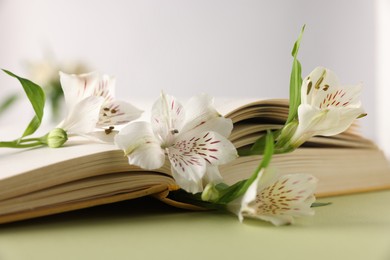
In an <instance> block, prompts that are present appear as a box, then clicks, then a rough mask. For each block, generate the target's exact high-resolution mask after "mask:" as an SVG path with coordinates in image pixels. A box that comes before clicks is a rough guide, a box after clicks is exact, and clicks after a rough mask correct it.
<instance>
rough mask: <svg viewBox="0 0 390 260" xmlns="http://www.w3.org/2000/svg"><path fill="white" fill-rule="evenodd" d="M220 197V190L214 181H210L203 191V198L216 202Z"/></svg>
mask: <svg viewBox="0 0 390 260" xmlns="http://www.w3.org/2000/svg"><path fill="white" fill-rule="evenodd" d="M218 199H219V191H218V189H217V188H215V186H214V184H213V183H209V184H207V185H206V187H205V188H204V190H203V192H202V200H203V201H210V202H215V201H217V200H218Z"/></svg>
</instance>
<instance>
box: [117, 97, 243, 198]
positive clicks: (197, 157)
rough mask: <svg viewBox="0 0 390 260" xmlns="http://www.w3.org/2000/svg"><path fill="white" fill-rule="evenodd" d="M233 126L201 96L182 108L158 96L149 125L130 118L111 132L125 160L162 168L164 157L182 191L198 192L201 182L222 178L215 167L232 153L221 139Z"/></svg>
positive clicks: (227, 159) (151, 167)
mask: <svg viewBox="0 0 390 260" xmlns="http://www.w3.org/2000/svg"><path fill="white" fill-rule="evenodd" d="M232 129H233V123H232V121H231V120H230V119H227V118H224V117H222V116H221V115H220V114H219V113H218V112H217V111H216V110H215V108H214V107H213V101H212V99H211V98H210V97H208V96H207V95H200V96H195V97H193V98H191V99H190V100H189V101H188V103H187V104H186V106H183V105H182V104H181V103H180V102H178V101H177V100H176V99H175V98H174V97H172V96H169V95H166V94H164V93H162V94H161V96H160V98H159V99H158V100H157V101H156V102H155V103H154V105H153V108H152V117H151V123H147V122H133V123H131V124H129V125H127V126H125V127H124V128H123V129H122V130H121V131H120V132H119V133H118V135H116V136H115V143H116V144H117V146H118V147H119V148H121V149H123V150H124V152H125V154H126V155H127V157H128V159H129V163H130V164H134V165H137V166H139V167H141V168H144V169H150V170H152V169H157V168H160V167H162V166H163V164H164V162H165V156H166V155H167V157H168V159H169V161H170V163H171V169H172V175H173V177H174V179H175V181H176V182H177V183H178V184H179V186H180V187H181V188H182V189H184V190H185V191H187V192H191V193H197V192H200V191H202V190H203V185H204V183H208V182H212V183H218V182H220V181H221V180H222V178H221V175H220V174H219V171H218V168H217V167H218V165H221V164H225V163H227V162H230V161H231V160H233V159H235V158H236V157H237V151H236V149H235V147H234V146H233V144H232V143H231V142H230V141H228V140H227V137H228V136H229V135H230V133H231V131H232Z"/></svg>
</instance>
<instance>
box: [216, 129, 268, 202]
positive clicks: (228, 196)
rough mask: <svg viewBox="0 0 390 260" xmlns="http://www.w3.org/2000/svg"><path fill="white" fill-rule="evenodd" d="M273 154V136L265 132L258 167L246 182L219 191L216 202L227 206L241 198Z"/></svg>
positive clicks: (266, 165)
mask: <svg viewBox="0 0 390 260" xmlns="http://www.w3.org/2000/svg"><path fill="white" fill-rule="evenodd" d="M273 154H274V138H273V134H272V132H271V131H270V130H268V131H267V135H266V136H265V149H264V155H263V159H262V160H261V162H260V164H259V166H258V167H257V168H256V170H255V171H254V172H253V174H252V176H251V177H250V178H249V179H247V180H242V181H239V182H237V183H235V184H233V185H232V186H230V187H228V188H226V189H224V190H222V191H221V194H223V195H222V196H221V198H220V199H219V200H218V201H217V203H220V204H227V203H229V202H231V201H233V200H235V199H237V198H238V197H240V196H242V195H243V194H244V193H245V192H246V191H247V189H248V188H249V186H250V185H251V184H252V183H253V182H254V181H255V180H256V178H257V176H258V175H259V172H260V171H261V169H263V168H267V167H268V165H269V163H270V162H271V159H272V155H273Z"/></svg>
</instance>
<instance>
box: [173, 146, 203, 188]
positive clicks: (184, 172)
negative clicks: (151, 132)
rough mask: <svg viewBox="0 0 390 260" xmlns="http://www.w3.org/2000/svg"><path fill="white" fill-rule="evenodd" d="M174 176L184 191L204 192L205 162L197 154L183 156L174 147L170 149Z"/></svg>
mask: <svg viewBox="0 0 390 260" xmlns="http://www.w3.org/2000/svg"><path fill="white" fill-rule="evenodd" d="M168 157H169V160H170V161H171V166H172V167H171V169H172V175H173V178H174V179H175V181H176V183H177V184H178V185H179V186H180V188H182V189H183V190H185V191H187V192H191V193H197V192H201V191H202V190H203V186H202V177H203V175H204V174H205V171H206V163H205V161H204V160H203V159H202V158H201V157H200V156H199V155H197V154H183V153H181V151H180V150H177V149H175V148H173V147H170V148H168Z"/></svg>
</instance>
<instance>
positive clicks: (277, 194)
mask: <svg viewBox="0 0 390 260" xmlns="http://www.w3.org/2000/svg"><path fill="white" fill-rule="evenodd" d="M316 185H317V179H316V178H314V177H313V176H311V175H308V174H289V175H284V176H282V177H281V178H279V179H278V180H277V181H276V182H275V183H273V184H272V185H270V186H268V187H266V188H264V189H262V190H258V193H257V199H256V202H255V203H252V204H250V205H249V206H250V207H252V208H253V209H254V210H255V213H254V214H253V213H252V212H245V211H244V212H243V215H244V216H248V217H254V218H260V219H263V220H267V221H271V222H272V223H274V224H275V225H280V224H286V223H291V222H292V218H291V217H292V216H309V215H313V214H314V211H313V209H312V208H311V204H312V203H313V202H314V200H315V198H314V195H313V193H314V191H315V189H316Z"/></svg>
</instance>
